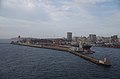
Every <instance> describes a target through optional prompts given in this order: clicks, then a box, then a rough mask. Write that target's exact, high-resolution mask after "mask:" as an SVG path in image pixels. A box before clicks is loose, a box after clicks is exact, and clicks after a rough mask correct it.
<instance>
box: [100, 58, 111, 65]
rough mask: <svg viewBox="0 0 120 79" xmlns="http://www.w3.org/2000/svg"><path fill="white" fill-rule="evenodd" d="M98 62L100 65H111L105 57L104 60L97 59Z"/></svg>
mask: <svg viewBox="0 0 120 79" xmlns="http://www.w3.org/2000/svg"><path fill="white" fill-rule="evenodd" d="M98 62H99V64H101V65H105V66H111V64H110V60H108V59H107V58H106V57H105V58H104V60H98Z"/></svg>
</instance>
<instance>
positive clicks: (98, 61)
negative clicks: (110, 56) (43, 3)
mask: <svg viewBox="0 0 120 79" xmlns="http://www.w3.org/2000/svg"><path fill="white" fill-rule="evenodd" d="M11 44H13V45H20V46H29V47H35V48H45V49H52V50H58V51H65V52H69V53H71V54H74V55H76V56H79V57H81V58H83V59H85V60H87V61H90V62H92V63H95V64H97V65H103V66H108V67H109V66H111V64H110V63H108V62H104V61H103V60H99V59H96V58H93V57H90V56H88V55H85V54H82V53H79V52H76V51H72V50H70V49H69V48H65V47H58V46H45V45H33V44H25V43H11Z"/></svg>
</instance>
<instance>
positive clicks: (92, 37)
mask: <svg viewBox="0 0 120 79" xmlns="http://www.w3.org/2000/svg"><path fill="white" fill-rule="evenodd" d="M89 40H90V41H91V42H94V43H95V42H96V41H97V38H96V35H95V34H89Z"/></svg>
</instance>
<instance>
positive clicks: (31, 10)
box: [0, 0, 120, 37]
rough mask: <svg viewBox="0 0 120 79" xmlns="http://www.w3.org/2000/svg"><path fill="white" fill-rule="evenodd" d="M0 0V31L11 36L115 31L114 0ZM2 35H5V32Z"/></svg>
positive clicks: (116, 13) (118, 9) (117, 13)
mask: <svg viewBox="0 0 120 79" xmlns="http://www.w3.org/2000/svg"><path fill="white" fill-rule="evenodd" d="M1 1H2V2H1V8H0V29H2V30H0V31H2V33H1V34H4V33H5V32H4V31H3V30H6V31H8V32H12V34H11V35H17V34H20V33H21V34H22V35H29V34H30V35H34V36H37V35H38V36H39V35H40V33H42V32H44V33H45V34H46V35H47V34H49V35H50V34H51V35H54V34H55V33H57V32H58V33H57V35H58V36H59V35H61V36H62V35H63V36H64V33H66V31H73V32H74V33H76V34H83V35H84V34H85V35H87V34H89V33H91V32H92V33H98V34H101V33H102V34H106V35H107V34H108V33H107V32H106V31H105V30H110V31H109V33H110V34H111V33H114V32H116V33H117V34H119V31H118V30H117V29H118V28H119V21H120V19H119V18H120V17H119V16H120V7H119V5H118V0H117V1H115V0H1ZM113 26H115V27H113ZM22 28H26V29H22ZM88 28H89V29H88ZM14 29H17V30H19V31H16V30H14ZM53 29H54V31H53ZM98 30H101V31H98ZM102 30H103V31H102ZM112 30H113V31H114V32H113V31H112ZM13 32H14V33H13ZM26 32H27V33H26ZM8 35H9V34H8ZM11 35H10V36H11ZM2 36H3V35H2ZM5 36H6V37H7V34H6V35H5Z"/></svg>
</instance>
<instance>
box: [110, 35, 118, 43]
mask: <svg viewBox="0 0 120 79" xmlns="http://www.w3.org/2000/svg"><path fill="white" fill-rule="evenodd" d="M111 43H112V44H116V43H118V36H117V35H113V36H111Z"/></svg>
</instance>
